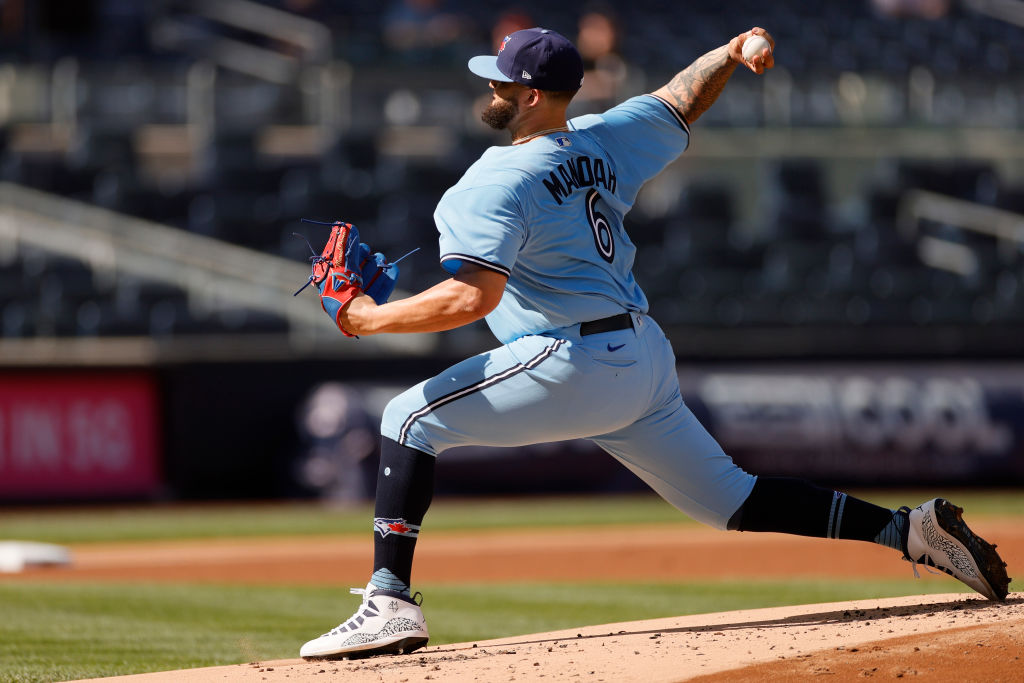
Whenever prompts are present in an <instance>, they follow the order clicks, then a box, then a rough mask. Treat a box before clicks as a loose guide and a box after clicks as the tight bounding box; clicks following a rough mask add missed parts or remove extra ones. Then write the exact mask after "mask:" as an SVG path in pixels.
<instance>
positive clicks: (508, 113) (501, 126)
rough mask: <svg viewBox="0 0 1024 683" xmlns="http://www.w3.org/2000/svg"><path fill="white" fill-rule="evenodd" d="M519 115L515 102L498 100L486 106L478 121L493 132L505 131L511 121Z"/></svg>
mask: <svg viewBox="0 0 1024 683" xmlns="http://www.w3.org/2000/svg"><path fill="white" fill-rule="evenodd" d="M518 114H519V105H517V104H516V103H515V102H510V101H508V100H502V99H499V100H497V101H496V102H491V103H490V104H489V105H487V106H486V107H485V108H484V110H483V112H481V114H480V120H481V121H483V122H484V123H486V124H487V125H488V126H490V127H491V128H493V129H494V130H505V129H506V128H508V124H510V123H512V119H514V118H515V117H516V115H518Z"/></svg>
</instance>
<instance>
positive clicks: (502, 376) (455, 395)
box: [398, 339, 566, 446]
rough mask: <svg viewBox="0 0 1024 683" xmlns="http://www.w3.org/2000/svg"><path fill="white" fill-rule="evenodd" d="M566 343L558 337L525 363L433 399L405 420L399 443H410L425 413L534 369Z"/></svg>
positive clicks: (399, 435)
mask: <svg viewBox="0 0 1024 683" xmlns="http://www.w3.org/2000/svg"><path fill="white" fill-rule="evenodd" d="M565 343H566V341H565V340H564V339H556V340H555V341H554V343H553V344H549V345H548V346H546V347H544V350H543V351H541V352H540V353H538V354H537V355H536V356H534V357H533V358H531V359H530V360H528V361H526V362H525V363H516V364H515V365H513V366H512V367H510V368H508V369H507V370H502V371H501V372H499V373H498V374H496V375H491V376H490V377H485V378H484V379H482V380H480V381H479V382H475V383H473V384H470V385H469V386H467V387H463V388H462V389H458V390H456V391H453V392H452V393H450V394H445V395H444V396H442V397H441V398H438V399H435V400H433V401H431V402H430V403H428V404H427V405H425V406H423V407H422V408H420V409H419V410H417V411H416V412H414V413H412V414H411V415H410V416H409V417H408V418H406V420H405V422H404V423H403V424H402V429H401V430H400V431H399V432H398V443H400V444H402V445H403V446H406V445H408V444H406V442H405V440H406V437H408V436H409V430H410V429H411V428H412V426H413V424H415V423H416V420H418V419H420V418H421V417H423V416H424V415H428V414H430V413H431V412H432V411H434V410H436V409H438V408H440V407H441V406H444V405H447V404H449V403H451V402H452V401H455V400H457V399H460V398H462V397H463V396H469V395H470V394H473V393H476V392H478V391H483V390H484V389H486V388H487V387H490V386H494V385H495V384H497V383H498V382H501V381H503V380H506V379H508V378H509V377H513V376H515V375H518V374H519V373H520V372H523V371H524V370H532V369H533V368H535V367H537V366H538V365H540V364H541V362H542V361H544V360H545V359H546V358H549V357H550V356H551V354H553V353H554V352H555V351H557V350H558V349H559V348H560V347H561V346H562V345H563V344H565Z"/></svg>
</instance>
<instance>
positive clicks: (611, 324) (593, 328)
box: [580, 313, 633, 337]
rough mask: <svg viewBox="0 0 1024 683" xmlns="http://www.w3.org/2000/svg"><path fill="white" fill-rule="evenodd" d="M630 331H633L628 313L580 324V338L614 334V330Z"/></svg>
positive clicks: (631, 317)
mask: <svg viewBox="0 0 1024 683" xmlns="http://www.w3.org/2000/svg"><path fill="white" fill-rule="evenodd" d="M631 329H633V316H631V315H630V314H629V313H619V314H618V315H613V316H609V317H607V318H601V319H600V320H591V321H590V322H585V323H581V324H580V336H581V337H586V336H587V335H588V334H600V333H601V332H615V331H616V330H631Z"/></svg>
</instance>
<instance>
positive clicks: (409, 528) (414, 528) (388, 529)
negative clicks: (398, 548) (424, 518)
mask: <svg viewBox="0 0 1024 683" xmlns="http://www.w3.org/2000/svg"><path fill="white" fill-rule="evenodd" d="M373 528H374V529H375V530H376V531H377V532H378V533H380V535H381V536H382V537H384V536H387V535H388V534H395V535H397V536H412V537H416V536H419V533H420V526H419V525H418V524H409V523H408V522H406V521H405V520H404V519H402V518H401V517H398V518H392V517H374V518H373Z"/></svg>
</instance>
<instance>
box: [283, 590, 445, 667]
mask: <svg viewBox="0 0 1024 683" xmlns="http://www.w3.org/2000/svg"><path fill="white" fill-rule="evenodd" d="M351 590H352V593H354V594H356V595H362V596H363V604H361V605H360V606H359V609H358V610H356V613H355V614H353V615H352V617H351V618H350V619H349V620H348V621H346V622H343V623H342V624H339V625H338V626H337V627H336V628H334V629H332V630H330V631H328V632H327V633H325V634H323V635H322V636H320V637H319V638H315V639H313V640H311V641H309V642H308V643H306V644H305V645H303V646H302V649H301V650H299V656H300V657H303V658H305V659H350V658H356V657H371V656H373V655H383V654H402V653H407V652H412V651H413V650H418V649H419V648H421V647H423V646H424V645H426V644H427V640H428V638H429V637H430V636H429V635H428V634H427V622H426V620H425V619H424V618H423V612H422V611H421V610H420V606H419V604H418V603H417V602H416V601H415V596H414V597H413V598H410V597H409V596H408V595H405V594H403V593H399V592H398V591H389V590H383V589H380V588H377V587H376V586H374V585H373V584H372V583H368V584H366V588H353V589H351ZM416 596H419V597H420V600H421V601H422V596H420V594H419V593H417V594H416Z"/></svg>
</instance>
